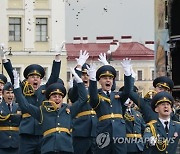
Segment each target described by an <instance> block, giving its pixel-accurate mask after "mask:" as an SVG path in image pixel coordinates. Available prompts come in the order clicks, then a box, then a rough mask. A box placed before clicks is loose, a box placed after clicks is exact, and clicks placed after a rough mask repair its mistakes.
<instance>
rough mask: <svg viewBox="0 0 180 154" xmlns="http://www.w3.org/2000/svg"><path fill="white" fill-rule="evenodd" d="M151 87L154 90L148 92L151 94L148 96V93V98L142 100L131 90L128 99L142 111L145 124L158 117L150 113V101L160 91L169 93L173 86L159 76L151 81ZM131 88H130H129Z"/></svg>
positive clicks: (165, 78) (170, 81)
mask: <svg viewBox="0 0 180 154" xmlns="http://www.w3.org/2000/svg"><path fill="white" fill-rule="evenodd" d="M131 71H132V77H133V80H134V77H135V75H136V74H135V73H134V71H133V70H131ZM153 86H154V90H153V91H150V92H151V93H152V95H151V94H150V92H149V93H148V96H147V95H146V96H145V97H144V98H142V97H141V96H140V95H138V94H137V93H136V92H134V91H133V90H132V89H131V92H130V96H129V98H130V99H131V100H132V101H133V102H134V103H135V104H136V105H137V106H138V107H139V108H140V110H141V111H142V114H143V118H144V120H145V122H146V123H148V122H150V121H151V120H156V119H157V117H158V114H157V113H155V112H153V111H152V108H151V101H152V97H153V96H154V95H155V94H156V93H159V92H161V91H167V92H171V91H172V88H173V86H174V83H173V81H172V80H171V79H170V78H168V77H167V76H161V77H158V78H156V79H155V80H154V81H153ZM131 87H132V86H131ZM173 118H174V119H175V116H174V115H173Z"/></svg>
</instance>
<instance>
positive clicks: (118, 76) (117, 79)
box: [115, 71, 120, 81]
mask: <svg viewBox="0 0 180 154" xmlns="http://www.w3.org/2000/svg"><path fill="white" fill-rule="evenodd" d="M119 80H120V72H119V71H116V78H115V81H119Z"/></svg>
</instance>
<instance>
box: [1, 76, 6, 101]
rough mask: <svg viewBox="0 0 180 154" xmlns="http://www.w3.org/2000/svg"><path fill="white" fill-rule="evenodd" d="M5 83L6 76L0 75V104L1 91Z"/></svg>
mask: <svg viewBox="0 0 180 154" xmlns="http://www.w3.org/2000/svg"><path fill="white" fill-rule="evenodd" d="M6 82H7V78H6V76H5V75H3V74H0V103H1V102H2V90H3V87H4V84H6Z"/></svg>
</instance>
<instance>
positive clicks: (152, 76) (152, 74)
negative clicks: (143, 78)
mask: <svg viewBox="0 0 180 154" xmlns="http://www.w3.org/2000/svg"><path fill="white" fill-rule="evenodd" d="M151 79H152V80H154V70H152V71H151Z"/></svg>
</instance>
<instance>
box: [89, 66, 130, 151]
mask: <svg viewBox="0 0 180 154" xmlns="http://www.w3.org/2000/svg"><path fill="white" fill-rule="evenodd" d="M101 76H112V77H113V78H115V76H116V70H115V69H114V68H113V67H112V66H110V65H104V66H102V67H100V68H99V69H98V70H97V72H96V79H97V80H98V81H99V79H100V77H101ZM131 82H132V81H131V76H125V79H124V85H125V88H124V90H123V92H122V93H119V92H114V91H111V93H110V94H108V95H106V94H105V93H104V92H103V90H102V89H99V90H98V89H97V81H92V80H90V85H89V94H90V104H91V106H92V108H93V109H94V110H95V111H96V114H97V118H98V123H97V131H96V132H97V137H96V143H97V148H96V151H95V153H97V154H100V153H102V154H109V153H111V154H115V153H117V154H119V153H122V154H125V153H126V152H127V147H126V144H119V143H118V138H121V139H122V138H125V137H126V124H125V120H124V119H123V115H122V114H123V113H122V108H123V107H124V102H125V101H126V100H127V98H128V97H129V93H130V89H131V88H130V86H131ZM116 139H117V140H116Z"/></svg>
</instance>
